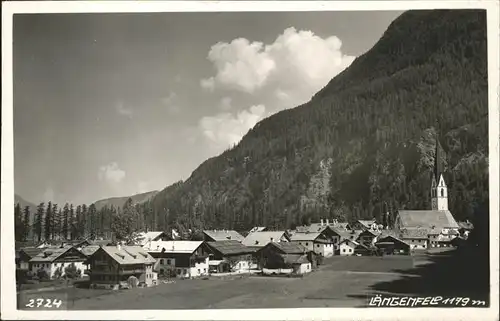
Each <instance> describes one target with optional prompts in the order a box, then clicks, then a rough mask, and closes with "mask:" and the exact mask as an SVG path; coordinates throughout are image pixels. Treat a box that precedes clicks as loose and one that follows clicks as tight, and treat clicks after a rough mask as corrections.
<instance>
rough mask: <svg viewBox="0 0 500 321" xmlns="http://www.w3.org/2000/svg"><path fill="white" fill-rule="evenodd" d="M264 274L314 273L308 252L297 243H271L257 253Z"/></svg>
mask: <svg viewBox="0 0 500 321" xmlns="http://www.w3.org/2000/svg"><path fill="white" fill-rule="evenodd" d="M255 257H256V258H257V261H258V262H259V263H258V264H259V267H260V268H261V269H262V272H263V273H264V274H282V273H285V274H292V273H295V274H305V273H309V272H311V271H312V261H311V260H310V259H309V257H308V250H307V249H306V248H305V247H304V246H302V245H299V244H298V243H296V242H280V243H277V242H269V243H267V245H266V246H264V247H262V248H261V249H259V250H258V251H257V252H256V253H255Z"/></svg>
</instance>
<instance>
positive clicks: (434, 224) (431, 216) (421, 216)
mask: <svg viewBox="0 0 500 321" xmlns="http://www.w3.org/2000/svg"><path fill="white" fill-rule="evenodd" d="M399 218H400V222H401V228H424V229H425V228H430V229H432V228H458V227H459V226H458V224H457V222H456V221H455V218H453V215H452V214H451V212H450V211H431V210H423V211H406V210H403V211H399Z"/></svg>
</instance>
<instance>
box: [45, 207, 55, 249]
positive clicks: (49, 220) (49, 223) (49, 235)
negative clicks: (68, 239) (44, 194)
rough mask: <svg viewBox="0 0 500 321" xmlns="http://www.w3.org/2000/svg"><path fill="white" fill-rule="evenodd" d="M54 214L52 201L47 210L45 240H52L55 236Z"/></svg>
mask: <svg viewBox="0 0 500 321" xmlns="http://www.w3.org/2000/svg"><path fill="white" fill-rule="evenodd" d="M53 216H54V214H53V212H52V202H50V201H49V202H48V203H47V210H46V211H45V230H44V233H45V240H50V239H53V238H54V234H53V232H54V231H53V229H54V224H53V219H54V217H53Z"/></svg>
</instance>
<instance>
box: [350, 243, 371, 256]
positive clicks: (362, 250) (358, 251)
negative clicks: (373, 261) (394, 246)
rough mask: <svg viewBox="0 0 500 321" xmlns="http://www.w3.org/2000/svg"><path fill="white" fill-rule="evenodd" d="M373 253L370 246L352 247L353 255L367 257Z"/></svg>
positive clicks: (361, 244) (359, 244)
mask: <svg viewBox="0 0 500 321" xmlns="http://www.w3.org/2000/svg"><path fill="white" fill-rule="evenodd" d="M373 253H374V250H373V249H372V248H371V247H370V246H368V245H365V244H363V243H358V245H356V246H355V247H354V254H355V255H361V256H368V255H373Z"/></svg>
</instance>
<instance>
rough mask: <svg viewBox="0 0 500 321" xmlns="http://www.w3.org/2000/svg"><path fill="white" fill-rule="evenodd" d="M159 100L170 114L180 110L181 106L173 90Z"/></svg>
mask: <svg viewBox="0 0 500 321" xmlns="http://www.w3.org/2000/svg"><path fill="white" fill-rule="evenodd" d="M161 101H162V103H163V104H164V105H165V106H166V107H167V109H168V111H169V112H170V113H171V114H178V113H180V112H181V108H180V106H179V104H178V99H177V94H176V93H175V92H173V91H171V92H170V93H169V94H168V96H167V97H164V98H162V100H161Z"/></svg>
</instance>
